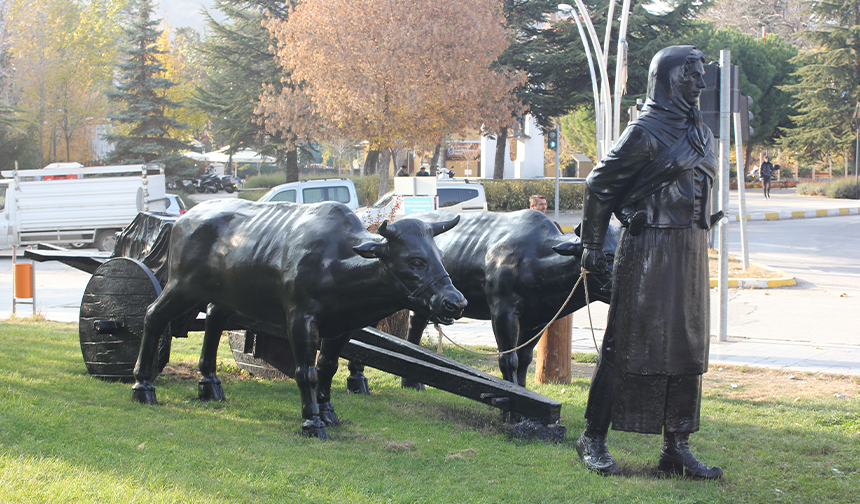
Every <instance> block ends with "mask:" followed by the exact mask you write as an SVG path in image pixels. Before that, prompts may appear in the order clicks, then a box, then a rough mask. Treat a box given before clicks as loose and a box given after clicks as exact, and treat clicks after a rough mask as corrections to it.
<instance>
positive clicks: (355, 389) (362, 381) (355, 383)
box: [346, 361, 370, 394]
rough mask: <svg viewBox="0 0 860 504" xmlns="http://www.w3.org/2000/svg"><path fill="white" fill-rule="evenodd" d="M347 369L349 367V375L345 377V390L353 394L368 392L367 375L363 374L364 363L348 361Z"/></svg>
mask: <svg viewBox="0 0 860 504" xmlns="http://www.w3.org/2000/svg"><path fill="white" fill-rule="evenodd" d="M347 369H349V376H348V377H347V378H346V390H348V391H350V392H352V393H353V394H370V385H369V384H368V383H367V377H366V376H364V364H362V363H361V362H356V361H349V365H348V366H347Z"/></svg>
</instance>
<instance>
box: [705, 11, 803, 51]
mask: <svg viewBox="0 0 860 504" xmlns="http://www.w3.org/2000/svg"><path fill="white" fill-rule="evenodd" d="M807 8H808V6H807V5H805V2H799V1H797V0H716V1H715V2H714V3H713V5H712V6H711V7H710V8H709V9H708V10H706V11H705V12H704V15H703V16H702V19H704V20H707V21H713V23H714V25H715V27H716V28H723V27H726V26H732V25H733V26H737V28H738V29H739V30H740V31H741V32H743V33H746V34H749V35H753V36H756V37H762V36H764V35H766V34H768V33H775V34H777V35H779V36H781V37H782V38H784V39H785V40H786V41H787V42H789V43H790V44H793V45H796V46H797V47H801V48H805V47H808V43H807V42H806V41H805V40H804V38H803V36H802V34H803V32H805V31H807V30H808V29H809V28H810V17H809V15H808V14H805V13H804V10H805V9H807Z"/></svg>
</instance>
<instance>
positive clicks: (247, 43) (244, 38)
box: [193, 0, 298, 182]
mask: <svg viewBox="0 0 860 504" xmlns="http://www.w3.org/2000/svg"><path fill="white" fill-rule="evenodd" d="M215 8H216V9H217V10H219V11H221V12H222V13H223V14H224V15H225V16H226V20H225V21H223V22H220V21H217V20H215V19H214V18H213V17H212V16H209V15H207V17H208V25H209V28H210V30H211V35H210V36H209V38H208V39H207V40H206V42H205V43H204V44H203V46H202V47H201V54H202V62H203V65H204V66H205V67H207V69H208V78H207V80H206V83H205V85H204V86H202V87H199V88H197V90H196V92H195V96H194V98H193V102H194V105H195V106H196V107H199V108H200V109H202V110H204V111H206V112H208V113H209V114H210V116H211V117H212V133H213V134H214V135H215V136H216V138H219V140H221V141H223V142H226V143H227V144H228V145H229V149H230V150H231V151H236V150H239V149H242V148H245V147H249V148H250V147H256V148H257V150H258V151H259V152H261V153H264V154H274V155H275V157H276V158H277V159H278V163H279V164H281V162H282V160H283V158H284V157H285V156H286V181H287V182H294V181H297V180H298V161H297V160H298V158H297V153H296V150H295V148H293V147H290V148H287V144H288V143H290V144H292V143H293V142H292V141H294V140H296V139H295V135H287V136H292V137H293V138H285V135H283V134H281V133H278V134H275V135H271V134H268V133H267V132H266V128H265V125H264V124H263V119H262V117H260V116H259V115H258V114H257V113H256V112H255V110H256V109H257V106H258V105H259V103H260V95H261V94H262V91H263V87H264V86H274V87H276V88H280V87H281V86H283V83H282V77H284V73H283V70H282V69H281V67H280V66H279V65H278V62H277V59H276V58H275V54H274V53H273V52H272V51H271V50H270V46H274V45H275V44H276V41H274V40H273V39H272V36H271V34H270V33H269V30H268V29H266V28H265V27H263V26H262V24H261V22H262V20H263V18H264V16H274V17H277V18H281V19H285V18H286V16H287V10H288V5H287V4H284V3H279V2H276V1H272V0H216V1H215ZM287 140H291V142H287Z"/></svg>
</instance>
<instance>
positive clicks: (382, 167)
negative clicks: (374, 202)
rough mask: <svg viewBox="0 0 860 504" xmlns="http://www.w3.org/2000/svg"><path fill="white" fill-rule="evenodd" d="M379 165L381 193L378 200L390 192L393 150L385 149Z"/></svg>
mask: <svg viewBox="0 0 860 504" xmlns="http://www.w3.org/2000/svg"><path fill="white" fill-rule="evenodd" d="M380 158H381V159H380V163H379V192H378V193H377V196H376V197H377V198H381V197H382V195H383V194H385V193H387V192H388V165H390V164H391V149H384V150H383V151H382V155H381V156H380Z"/></svg>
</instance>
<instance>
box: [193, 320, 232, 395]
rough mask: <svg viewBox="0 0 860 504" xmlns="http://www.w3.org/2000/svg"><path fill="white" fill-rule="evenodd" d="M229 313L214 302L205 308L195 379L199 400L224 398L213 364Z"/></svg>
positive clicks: (215, 361)
mask: <svg viewBox="0 0 860 504" xmlns="http://www.w3.org/2000/svg"><path fill="white" fill-rule="evenodd" d="M231 315H232V313H230V312H229V311H228V310H226V309H224V308H222V307H220V306H216V305H214V304H210V305H209V307H208V308H207V310H206V329H205V330H204V333H203V349H202V350H201V351H200V363H199V368H200V380H198V381H197V397H198V398H199V399H200V400H201V401H223V400H224V388H223V387H222V386H221V380H220V379H219V378H218V376H216V375H215V365H216V363H217V358H218V343H220V342H221V333H222V332H223V331H224V328H225V327H227V321H229V320H230V316H231Z"/></svg>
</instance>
